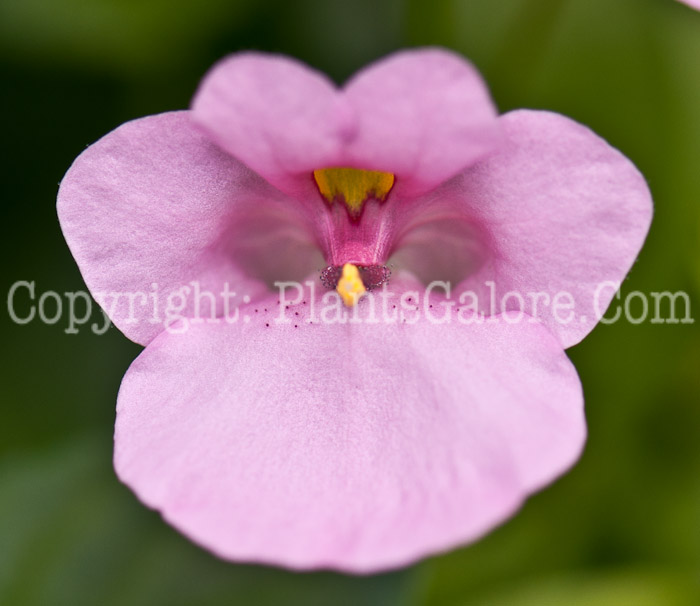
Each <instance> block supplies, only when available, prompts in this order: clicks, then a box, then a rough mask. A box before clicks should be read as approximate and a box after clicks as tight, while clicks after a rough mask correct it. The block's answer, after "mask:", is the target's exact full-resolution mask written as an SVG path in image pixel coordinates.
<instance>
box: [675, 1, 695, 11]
mask: <svg viewBox="0 0 700 606" xmlns="http://www.w3.org/2000/svg"><path fill="white" fill-rule="evenodd" d="M680 1H681V2H682V3H683V4H687V5H688V6H690V7H691V8H696V9H697V10H700V0H680Z"/></svg>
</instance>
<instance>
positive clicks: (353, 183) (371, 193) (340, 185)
mask: <svg viewBox="0 0 700 606" xmlns="http://www.w3.org/2000/svg"><path fill="white" fill-rule="evenodd" d="M314 180H315V181H316V186H317V187H318V191H319V192H321V195H322V196H323V197H324V198H325V199H326V200H327V201H328V203H329V204H330V205H333V203H334V202H336V201H339V202H343V203H344V204H345V206H346V208H347V210H348V212H349V213H350V216H351V217H352V218H353V219H358V218H359V217H360V215H361V214H362V207H363V205H364V203H365V202H366V201H367V200H369V199H370V198H374V199H375V200H379V201H380V202H383V201H384V200H386V197H387V196H388V195H389V192H390V191H391V188H392V187H394V181H395V179H394V175H393V174H392V173H383V172H380V171H377V170H362V169H359V168H323V169H320V170H315V171H314Z"/></svg>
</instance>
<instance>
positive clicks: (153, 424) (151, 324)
mask: <svg viewBox="0 0 700 606" xmlns="http://www.w3.org/2000/svg"><path fill="white" fill-rule="evenodd" d="M336 167H339V168H342V169H346V170H328V169H334V168H336ZM369 171H371V172H369ZM343 202H345V203H343ZM58 211H59V217H60V221H61V226H62V228H63V232H64V234H65V236H66V239H67V241H68V244H69V246H70V248H71V250H72V252H73V255H74V256H75V259H76V261H77V263H78V265H79V266H80V269H81V271H82V274H83V276H84V278H85V281H86V283H87V285H88V287H89V288H90V289H91V291H92V292H93V293H102V295H103V296H102V299H103V304H104V306H105V308H106V309H107V311H108V312H109V314H110V317H111V319H112V320H113V322H114V323H115V324H116V325H117V327H119V328H120V329H121V330H122V332H124V334H126V335H127V336H128V337H129V338H131V339H132V340H134V341H136V342H138V343H141V344H143V345H146V349H145V350H144V351H143V353H142V354H141V355H140V356H139V357H138V358H137V360H136V361H135V362H134V363H133V364H132V366H131V368H130V369H129V370H128V372H127V373H126V376H125V377H124V381H123V383H122V387H121V390H120V393H119V400H118V405H117V421H116V432H115V467H116V470H117V473H118V475H119V477H120V478H121V479H122V481H124V482H125V483H126V484H128V485H129V486H130V487H131V488H132V489H133V490H134V492H135V493H136V494H137V495H138V497H139V498H140V499H141V500H142V501H143V502H144V503H145V504H147V505H148V506H150V507H153V508H155V509H158V510H159V511H161V512H162V514H163V516H164V518H165V519H166V520H167V521H168V522H170V523H171V524H172V525H173V526H175V527H176V528H178V529H179V530H181V531H182V532H183V533H185V534H186V535H187V536H188V537H190V538H191V539H192V540H194V541H196V542H197V543H199V544H200V545H203V546H205V547H206V548H208V549H210V550H211V551H213V552H215V553H216V554H218V555H219V556H221V557H224V558H229V559H232V560H244V561H255V562H265V563H274V564H279V565H283V566H288V567H292V568H317V567H329V568H336V569H341V570H346V571H352V572H371V571H377V570H381V569H385V568H389V567H396V566H402V565H405V564H407V563H409V562H412V561H414V560H416V559H418V558H421V557H423V556H425V555H427V554H431V553H436V552H440V551H444V550H447V549H450V548H453V547H455V546H457V545H460V544H463V543H465V542H468V541H472V540H474V539H476V538H478V537H480V536H481V535H483V534H484V533H486V532H487V531H488V530H490V529H492V528H493V527H494V526H495V525H497V524H499V523H501V522H503V521H504V520H505V519H506V518H508V517H509V516H511V515H512V514H513V513H514V512H515V511H516V510H517V509H518V508H519V507H520V505H521V504H522V503H523V501H524V499H525V498H526V497H527V496H528V495H529V494H531V493H532V492H534V491H536V490H538V489H540V488H542V487H543V486H544V485H546V484H548V483H549V482H551V481H552V480H553V479H554V478H555V477H557V476H558V475H560V474H561V473H563V472H564V471H565V470H566V469H568V468H569V467H570V466H571V465H572V464H573V463H574V462H575V461H576V460H577V458H578V457H579V455H580V452H581V449H582V446H583V443H584V440H585V431H586V430H585V420H584V414H583V399H582V394H581V386H580V383H579V379H578V377H577V375H576V371H575V369H574V368H573V366H572V364H571V363H570V362H569V360H568V358H567V357H566V355H565V353H564V348H566V347H569V346H571V345H574V344H575V343H577V342H579V341H580V340H581V339H582V338H583V337H584V336H585V335H586V334H587V333H588V332H589V331H590V330H591V329H592V328H593V327H594V326H595V324H596V322H597V320H598V318H599V317H600V315H601V313H602V312H603V311H604V310H605V308H606V307H607V305H608V304H609V302H610V300H611V298H612V295H613V294H614V292H613V291H614V289H607V290H605V292H603V293H602V294H601V296H600V298H599V299H598V300H597V301H596V300H595V297H594V294H595V291H596V289H597V287H598V285H599V284H600V283H602V282H605V281H613V282H618V281H620V280H621V279H622V278H623V277H624V276H625V274H626V273H627V271H628V270H629V269H630V267H631V265H632V263H633V262H634V260H635V257H636V255H637V253H638V252H639V249H640V247H641V245H642V243H643V240H644V238H645V235H646V232H647V229H648V226H649V222H650V218H651V200H650V195H649V192H648V189H647V186H646V184H645V181H644V179H643V178H642V176H641V175H640V174H639V172H638V171H637V170H636V169H635V167H634V166H633V165H632V164H631V163H630V162H629V161H628V160H627V159H626V158H625V157H624V156H622V155H621V154H620V153H619V152H618V151H616V150H615V149H613V148H611V147H610V146H609V145H608V144H607V143H606V142H605V141H603V140H602V139H600V138H599V137H597V136H596V135H595V134H593V133H592V132H591V131H589V130H588V129H586V128H585V127H583V126H581V125H579V124H576V123H575V122H572V121H571V120H569V119H567V118H565V117H562V116H560V115H557V114H553V113H548V112H540V111H528V110H521V111H515V112H511V113H508V114H506V115H504V116H500V117H499V116H498V115H497V114H496V111H495V109H494V107H493V104H492V102H491V101H490V98H489V95H488V92H487V90H486V88H485V85H484V84H483V82H482V80H481V78H480V76H479V74H478V73H477V72H476V71H475V69H474V68H473V67H472V66H471V65H470V64H469V63H467V62H465V61H464V60H463V59H462V58H460V57H458V56H455V55H454V54H452V53H449V52H447V51H443V50H434V49H427V50H413V51H407V52H401V53H397V54H395V55H392V56H390V57H388V58H387V59H384V60H383V61H380V62H378V63H376V64H374V65H372V66H370V67H368V68H366V69H365V70H363V71H361V72H360V73H358V74H357V75H356V76H355V77H354V78H352V79H351V80H350V82H349V83H347V84H346V85H345V86H344V87H343V88H342V89H340V90H339V89H337V88H336V87H335V86H334V85H333V84H332V83H331V82H330V81H329V80H328V79H326V78H325V77H324V76H323V75H321V74H319V73H317V72H315V71H313V70H311V69H309V68H308V67H306V66H303V65H300V64H299V63H297V62H295V61H292V60H290V59H286V58H283V57H276V56H267V55H262V54H257V53H250V54H240V55H235V56H232V57H229V58H227V59H224V60H223V61H221V62H220V63H219V64H217V65H216V66H215V67H214V68H213V69H212V70H211V72H210V73H209V74H208V75H207V76H206V77H205V79H204V81H203V83H202V84H201V86H200V89H199V91H198V92H197V95H196V97H195V99H194V102H193V106H192V109H191V110H190V111H181V112H172V113H166V114H160V115H156V116H150V117H146V118H142V119H139V120H135V121H133V122H129V123H127V124H124V125H122V126H121V127H119V128H118V129H116V130H115V131H113V132H112V133H110V134H108V135H106V136H105V137H104V138H102V139H101V140H100V141H98V142H97V143H95V144H94V145H92V146H90V147H89V148H88V149H87V150H85V151H84V152H83V153H82V154H81V155H80V156H79V157H78V159H77V160H76V161H75V163H74V164H73V166H72V167H71V168H70V170H69V171H68V173H67V175H66V176H65V178H64V180H63V182H62V183H61V187H60V191H59V196H58ZM390 260H391V261H390ZM388 264H391V265H392V268H393V276H392V277H391V278H390V279H389V281H388V288H389V289H390V292H393V293H396V294H397V296H398V295H400V294H401V293H404V294H405V293H406V292H407V290H408V289H411V290H412V289H415V290H416V291H417V294H420V292H421V291H420V289H418V288H416V284H417V283H418V280H420V281H422V283H423V284H426V283H429V282H430V281H431V280H433V279H443V280H450V281H451V282H452V284H453V285H456V286H455V289H454V291H455V292H463V291H473V293H474V294H475V295H479V296H481V295H484V297H482V298H483V299H484V300H486V298H487V297H486V296H485V295H486V294H487V289H488V288H489V287H487V286H486V285H487V284H488V283H489V282H491V283H492V285H491V287H493V288H494V289H495V291H496V293H497V295H498V296H499V297H500V296H501V295H503V294H505V293H507V292H508V291H512V290H516V291H519V292H522V293H527V292H536V293H544V294H545V295H547V296H549V295H552V296H554V295H555V294H556V293H558V292H560V291H565V292H567V293H570V296H571V298H572V300H573V302H574V304H575V308H576V314H577V315H576V318H575V321H574V322H569V323H563V322H561V321H559V320H558V318H557V317H556V313H555V311H554V306H552V305H549V306H547V305H545V304H543V303H542V301H541V300H540V301H539V304H537V303H536V302H533V301H531V300H530V299H527V300H525V307H524V311H525V312H526V313H527V314H529V315H528V316H525V318H526V319H525V320H522V319H521V321H519V322H516V321H515V320H516V319H517V315H518V314H516V313H515V312H513V311H510V312H506V313H504V314H496V315H492V316H491V317H489V318H488V320H487V321H484V320H483V318H480V316H478V315H475V314H473V313H471V314H470V313H469V312H468V313H466V314H465V313H464V309H463V305H462V306H460V305H455V306H454V307H452V308H451V309H450V308H449V307H448V299H447V297H446V296H443V297H442V298H437V299H435V300H434V301H435V302H436V303H437V305H436V306H437V307H441V308H442V311H441V313H440V316H441V317H442V316H444V317H443V322H441V323H436V322H434V321H431V319H430V318H429V317H428V316H429V313H428V312H429V309H425V310H424V312H425V313H422V314H418V315H417V316H416V317H415V318H412V319H411V320H410V321H406V322H405V323H404V322H401V321H399V322H396V323H392V322H390V321H380V322H375V323H372V322H369V321H358V322H345V323H339V322H336V323H329V322H328V321H323V318H321V319H320V320H318V319H317V314H318V309H316V310H314V309H312V304H313V303H314V301H313V300H312V295H313V292H312V290H313V289H314V288H316V286H318V289H319V291H321V284H320V281H319V274H318V271H319V270H322V269H323V268H324V267H326V269H325V270H324V271H323V274H322V278H323V281H324V282H325V283H326V285H327V286H330V288H333V287H334V286H335V287H336V288H337V290H338V292H339V293H340V294H341V295H342V296H343V299H344V300H345V301H346V303H347V304H348V305H349V307H348V308H347V309H344V311H343V314H344V316H343V317H344V318H345V319H347V317H348V316H349V315H350V314H351V313H354V312H356V311H359V313H360V316H361V317H364V318H365V319H366V318H367V314H368V313H369V312H368V309H369V299H368V301H367V302H362V301H361V302H360V304H359V305H357V306H355V307H353V305H354V304H355V303H356V302H357V300H358V299H359V298H360V297H361V296H362V294H363V292H364V291H365V290H366V289H371V288H372V287H377V286H379V285H380V284H382V283H384V282H386V278H387V275H388V270H387V269H386V267H387V265H388ZM309 275H312V276H314V278H313V282H312V283H311V285H310V286H307V287H306V290H305V291H304V292H303V293H301V292H300V291H297V290H295V289H292V290H290V291H289V292H287V293H286V296H288V297H290V298H294V302H293V303H287V302H286V301H285V300H284V298H283V299H282V303H279V302H278V301H279V300H280V297H279V295H278V294H277V293H274V292H273V291H272V290H271V288H270V285H271V284H272V283H274V281H275V280H289V279H304V278H305V277H307V276H309ZM195 282H196V288H197V289H201V290H202V291H205V290H206V291H207V292H213V293H219V292H221V291H222V289H224V288H225V287H226V286H225V285H226V284H228V285H229V286H230V289H231V290H232V291H236V292H237V293H238V296H239V297H240V296H242V295H243V294H247V295H249V296H250V297H251V301H250V303H247V304H243V305H242V306H241V307H240V309H239V310H238V311H239V312H240V316H239V317H238V318H237V321H221V320H219V321H211V320H210V319H206V320H204V319H195V320H191V321H190V320H188V319H187V318H186V319H185V320H183V321H182V322H181V323H180V324H175V325H173V326H172V327H171V328H173V330H164V328H163V323H162V321H161V322H158V321H153V320H152V316H153V313H154V308H155V312H156V320H162V319H163V315H164V314H165V312H166V311H167V305H168V302H167V301H165V300H163V298H161V299H160V300H156V297H155V291H153V290H152V286H151V285H152V283H157V284H158V287H159V292H178V291H180V290H179V289H181V288H182V286H183V285H192V286H191V287H192V288H193V289H194V288H195V286H194V283H195ZM114 292H116V293H138V292H140V293H146V294H148V300H144V299H145V298H146V296H145V295H142V296H141V298H138V297H136V298H135V297H133V296H132V297H131V298H129V297H116V298H113V299H112V300H111V303H107V302H104V293H114ZM180 292H186V291H180ZM191 294H192V293H191ZM151 295H153V296H151ZM200 295H201V293H200ZM297 297H298V298H297ZM199 298H200V299H202V300H200V301H199V303H200V304H202V305H205V306H206V305H214V307H215V311H216V316H217V317H218V318H219V319H221V318H222V317H223V316H228V315H229V313H227V311H228V312H230V310H226V309H225V307H226V301H225V300H222V298H221V297H217V298H216V300H214V299H213V298H212V299H209V298H206V297H204V298H202V296H200V297H199ZM409 298H410V297H409ZM151 299H152V300H151ZM195 299H196V297H189V298H187V301H186V306H184V307H182V311H183V315H186V316H188V317H194V316H198V315H201V314H198V313H197V311H198V310H197V302H196V300H195ZM223 299H225V297H224V298H223ZM239 301H240V299H239ZM398 301H399V300H398V299H395V300H394V304H396V303H398ZM405 304H406V301H405V300H404V301H403V303H401V305H400V307H401V306H404V307H405ZM479 305H480V306H481V310H482V311H483V312H484V313H485V314H487V315H488V314H489V313H490V311H489V308H488V305H487V304H486V303H481V298H480V303H479ZM535 305H539V306H538V308H537V309H535V307H534V306H535ZM389 308H390V309H393V308H392V307H391V305H390V306H389ZM433 311H434V310H433ZM472 311H473V310H472ZM362 314H364V316H363V315H362ZM445 314H446V315H445ZM460 314H461V315H460ZM281 316H284V317H285V318H287V319H288V322H286V323H281V322H278V321H277V320H278V319H279V318H280V317H281ZM530 316H537V318H538V319H539V321H538V322H535V321H532V318H531V317H530ZM245 318H247V320H246V319H245ZM465 318H466V319H467V321H464V320H465ZM185 327H187V328H188V330H184V328H185ZM181 328H182V329H183V331H182V334H174V333H176V332H179V330H180V329H181Z"/></svg>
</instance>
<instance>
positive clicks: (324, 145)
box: [192, 49, 499, 196]
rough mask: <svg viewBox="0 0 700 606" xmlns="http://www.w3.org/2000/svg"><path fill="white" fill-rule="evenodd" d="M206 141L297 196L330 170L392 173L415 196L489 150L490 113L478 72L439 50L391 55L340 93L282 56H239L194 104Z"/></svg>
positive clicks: (494, 133) (219, 70)
mask: <svg viewBox="0 0 700 606" xmlns="http://www.w3.org/2000/svg"><path fill="white" fill-rule="evenodd" d="M192 107H193V112H194V115H195V119H196V120H197V122H198V123H199V124H201V125H202V126H203V128H204V129H205V130H206V132H207V133H208V134H209V136H210V137H211V138H212V139H213V140H214V141H216V142H217V143H218V144H219V145H221V146H222V147H223V148H224V149H226V150H227V151H228V152H230V153H231V154H233V155H234V156H236V157H237V158H238V159H239V160H241V161H242V162H244V163H245V164H247V165H248V166H250V167H251V168H252V169H253V170H255V171H257V172H258V173H259V174H261V175H262V176H263V177H265V178H266V179H267V180H268V181H270V182H271V183H273V184H274V185H276V186H277V187H279V188H280V189H282V190H284V191H287V192H288V193H291V194H294V195H297V196H300V195H304V194H307V193H308V191H309V189H308V185H309V183H310V181H309V175H310V174H311V172H312V171H313V170H315V169H319V168H328V167H333V166H340V167H354V168H362V169H367V170H380V171H385V172H391V173H395V174H396V175H397V187H398V189H397V195H398V194H404V193H405V194H409V193H410V194H412V195H417V194H419V193H422V192H423V191H426V190H428V189H430V188H432V187H435V186H436V185H438V184H439V183H440V182H442V181H444V180H445V179H446V178H448V177H451V176H453V175H454V174H455V173H457V172H458V171H459V170H461V169H462V168H464V167H465V166H468V165H469V164H471V163H472V162H474V161H475V160H476V159H477V158H480V157H482V156H484V155H485V154H486V153H488V152H489V151H491V150H492V149H493V148H494V147H495V146H496V145H497V143H498V141H499V129H498V121H497V115H496V110H495V108H494V105H493V103H492V101H491V99H490V97H489V93H488V90H487V88H486V86H485V84H484V82H483V80H482V79H481V76H480V75H479V73H478V72H477V71H476V69H475V68H474V67H473V66H472V65H471V64H470V63H468V62H467V61H466V60H464V59H463V58H461V57H459V56H458V55H455V54H453V53H451V52H448V51H445V50H440V49H421V50H411V51H403V52H398V53H395V54H394V55H392V56H390V57H388V58H386V59H383V60H382V61H379V62H377V63H375V64H373V65H370V66H369V67H367V68H365V69H364V70H362V71H361V72H359V73H358V74H356V75H355V76H354V77H353V78H352V79H351V80H350V81H349V82H348V83H347V84H346V86H345V87H343V88H342V89H337V88H335V87H334V86H333V85H332V84H331V82H330V81H329V80H328V79H327V78H326V77H325V76H323V75H322V74H320V73H318V72H316V71H315V70H312V69H311V68H308V67H306V66H304V65H302V64H300V63H298V62H296V61H292V60H290V59H286V58H283V57H277V56H270V55H263V54H258V53H245V54H240V55H233V56H231V57H229V58H226V59H224V60H222V61H221V62H220V63H218V64H217V65H215V66H214V67H213V68H212V70H211V71H210V73H209V74H208V75H207V76H206V77H205V79H204V81H203V82H202V84H201V86H200V88H199V91H198V93H197V95H196V97H195V99H194V101H193V106H192Z"/></svg>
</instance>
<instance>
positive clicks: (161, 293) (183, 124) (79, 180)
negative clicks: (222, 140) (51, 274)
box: [58, 112, 322, 344]
mask: <svg viewBox="0 0 700 606" xmlns="http://www.w3.org/2000/svg"><path fill="white" fill-rule="evenodd" d="M261 201H264V204H260V202H261ZM289 202H292V201H291V200H289V199H286V198H285V197H284V196H283V195H282V194H281V193H280V192H278V191H277V190H275V189H274V188H272V187H270V186H269V185H268V184H267V183H266V182H265V181H264V180H263V179H261V178H260V177H258V176H257V175H255V174H254V173H252V172H251V171H250V170H248V169H247V168H246V167H244V166H243V165H242V164H240V163H239V162H238V161H237V160H235V159H233V158H231V157H230V156H228V155H227V154H224V153H223V152H221V150H219V149H218V148H217V147H216V146H215V145H213V144H212V143H211V142H209V140H208V139H206V138H205V137H204V136H203V135H202V134H201V133H200V132H199V130H198V129H197V128H195V127H194V126H193V125H192V123H191V121H190V116H189V112H172V113H166V114H160V115H157V116H149V117H147V118H142V119H140V120H134V121H132V122H128V123H126V124H124V125H122V126H120V127H119V128H117V129H116V130H115V131H113V132H111V133H109V134H108V135H106V136H105V137H103V138H102V139H100V140H99V141H98V142H97V143H95V144H94V145H91V146H90V147H88V148H87V149H86V150H85V151H84V152H83V153H82V154H81V155H80V156H79V157H78V158H77V159H76V160H75V162H74V163H73V166H71V168H70V170H69V171H68V173H67V174H66V176H65V177H64V179H63V181H62V182H61V187H60V190H59V193H58V215H59V219H60V222H61V228H62V229H63V233H64V236H65V238H66V240H67V242H68V245H69V246H70V249H71V252H72V253H73V256H74V257H75V259H76V261H77V263H78V266H79V267H80V270H81V272H82V274H83V278H84V279H85V282H86V284H87V286H88V288H89V289H90V290H91V292H92V293H93V295H94V296H96V298H97V299H98V302H100V304H101V305H102V306H103V307H104V308H105V311H106V312H107V313H108V315H109V316H110V318H111V320H112V321H113V322H114V323H115V324H116V325H117V327H118V328H119V329H120V330H121V331H122V332H124V334H126V336H128V337H129V338H130V339H132V340H134V341H137V342H139V343H142V344H146V343H148V342H149V341H150V340H151V339H152V338H153V337H154V336H155V335H157V334H158V333H159V332H160V331H161V330H162V319H163V318H164V313H165V310H166V308H167V307H168V305H170V304H171V303H172V302H174V301H175V299H172V300H171V301H169V300H168V298H169V296H170V295H171V294H172V293H177V292H179V291H180V289H181V288H183V287H185V288H189V289H192V288H193V285H192V284H191V282H192V281H196V282H197V283H198V287H199V288H200V290H202V291H205V290H206V291H212V292H213V293H214V294H216V295H217V303H216V305H217V310H216V313H217V314H218V313H220V312H221V310H220V309H219V308H220V307H221V305H222V304H223V299H222V297H220V296H218V295H219V293H221V291H222V288H223V286H224V284H225V283H228V284H229V285H230V287H231V290H233V291H237V292H238V296H239V299H238V302H240V299H241V298H242V296H243V295H244V294H247V295H249V296H255V295H256V294H259V293H262V292H266V289H265V287H264V284H263V282H264V281H265V280H266V279H267V277H268V275H269V273H270V272H269V269H268V268H267V266H268V265H269V264H270V263H276V269H277V272H276V276H277V277H278V278H281V277H282V276H284V275H285V273H287V275H288V276H289V277H302V276H303V275H305V273H306V272H308V271H309V270H310V269H315V268H316V267H315V266H322V262H321V261H320V260H319V259H317V258H316V257H317V255H318V253H316V252H315V251H314V248H313V247H312V246H311V240H310V238H308V237H307V236H306V235H305V230H304V228H303V227H302V226H300V225H299V224H298V222H295V219H294V217H293V212H292V211H291V210H289V209H290V208H291V207H290V204H289ZM292 204H293V205H295V203H294V202H292ZM278 237H279V240H280V241H278V242H276V246H274V247H273V246H269V245H266V243H268V242H269V241H270V239H272V238H278ZM251 249H255V251H254V252H255V254H254V255H251V254H249V252H250V250H251ZM280 250H285V251H286V252H287V254H286V255H281V254H280ZM312 259H314V260H312ZM287 266H288V267H287ZM301 266H304V268H305V269H304V271H302V269H301ZM154 284H155V285H157V289H154V288H153V286H152V285H154ZM156 293H157V294H158V297H157V299H156V296H155V295H156ZM175 304H176V303H175ZM193 305H194V297H193V296H188V305H187V307H185V308H184V310H183V309H180V310H179V311H180V312H182V313H188V312H192V306H193ZM204 305H205V306H206V305H207V303H206V302H205V303H204ZM203 313H208V312H207V311H204V312H203Z"/></svg>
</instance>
